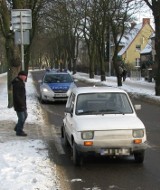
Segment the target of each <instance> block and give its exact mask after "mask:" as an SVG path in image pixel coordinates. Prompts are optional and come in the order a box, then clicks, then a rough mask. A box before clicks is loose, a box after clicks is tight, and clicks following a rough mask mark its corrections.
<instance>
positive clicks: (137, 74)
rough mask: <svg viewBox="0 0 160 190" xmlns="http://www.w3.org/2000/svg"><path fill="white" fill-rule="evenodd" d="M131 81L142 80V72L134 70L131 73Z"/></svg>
mask: <svg viewBox="0 0 160 190" xmlns="http://www.w3.org/2000/svg"><path fill="white" fill-rule="evenodd" d="M130 79H131V80H141V71H138V70H132V71H131V73H130Z"/></svg>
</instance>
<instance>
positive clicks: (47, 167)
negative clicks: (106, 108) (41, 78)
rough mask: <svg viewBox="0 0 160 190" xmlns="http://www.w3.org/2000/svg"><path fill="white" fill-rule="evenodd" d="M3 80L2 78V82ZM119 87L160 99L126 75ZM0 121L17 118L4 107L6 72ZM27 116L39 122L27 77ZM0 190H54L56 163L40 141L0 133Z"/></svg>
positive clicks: (111, 82) (0, 98)
mask: <svg viewBox="0 0 160 190" xmlns="http://www.w3.org/2000/svg"><path fill="white" fill-rule="evenodd" d="M74 77H75V78H77V79H78V78H79V79H82V80H89V81H94V82H100V79H99V77H95V79H88V75H86V74H82V73H77V74H76V75H75V76H74ZM3 81H5V82H4V83H3ZM103 83H104V84H105V85H109V86H116V87H117V83H116V78H115V77H108V78H107V80H106V82H103ZM121 88H122V89H124V90H126V91H128V92H133V93H138V94H145V96H148V97H150V98H153V99H158V100H160V97H155V96H154V93H155V92H154V83H148V82H146V81H144V80H140V81H131V80H130V79H129V78H127V80H126V81H125V82H124V83H123V86H122V87H121ZM0 89H1V90H0V110H1V115H0V122H1V121H4V120H7V121H9V120H10V121H15V122H16V121H17V116H16V114H15V111H14V109H13V108H11V109H8V108H7V101H8V100H7V85H6V74H1V75H0ZM26 89H27V105H28V118H27V120H26V123H27V122H28V123H33V124H34V123H40V124H43V119H42V117H41V111H40V110H41V109H40V106H39V103H38V101H37V97H36V91H35V88H34V85H33V83H32V77H31V74H30V73H29V77H28V80H27V83H26ZM0 189H1V190H8V189H12V190H35V189H39V190H57V189H59V183H58V182H57V176H56V165H55V164H54V163H51V162H50V160H49V158H48V151H47V148H46V146H45V144H44V143H43V141H41V140H24V139H23V140H16V141H8V142H3V141H2V140H1V136H0Z"/></svg>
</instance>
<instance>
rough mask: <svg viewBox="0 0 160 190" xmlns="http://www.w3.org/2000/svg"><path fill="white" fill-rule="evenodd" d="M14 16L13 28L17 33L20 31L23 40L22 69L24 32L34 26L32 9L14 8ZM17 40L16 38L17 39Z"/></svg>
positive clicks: (22, 47) (12, 13)
mask: <svg viewBox="0 0 160 190" xmlns="http://www.w3.org/2000/svg"><path fill="white" fill-rule="evenodd" d="M11 16H12V20H11V22H12V30H13V31H14V32H15V33H16V32H18V31H20V36H21V37H20V39H21V40H20V41H21V43H20V44H21V62H22V63H21V64H22V70H24V69H25V67H24V44H25V43H24V36H23V35H24V33H25V31H26V30H29V29H31V28H32V15H31V10H30V9H13V10H12V12H11ZM15 41H16V39H15Z"/></svg>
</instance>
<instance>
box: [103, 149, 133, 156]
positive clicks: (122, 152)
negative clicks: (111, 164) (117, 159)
mask: <svg viewBox="0 0 160 190" xmlns="http://www.w3.org/2000/svg"><path fill="white" fill-rule="evenodd" d="M100 154H101V155H130V149H128V148H107V149H102V150H101V152H100Z"/></svg>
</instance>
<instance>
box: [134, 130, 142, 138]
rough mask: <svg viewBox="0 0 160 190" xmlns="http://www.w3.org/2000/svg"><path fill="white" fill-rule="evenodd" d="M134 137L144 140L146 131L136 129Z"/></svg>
mask: <svg viewBox="0 0 160 190" xmlns="http://www.w3.org/2000/svg"><path fill="white" fill-rule="evenodd" d="M133 137H134V138H142V137H144V130H143V129H135V130H133Z"/></svg>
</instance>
